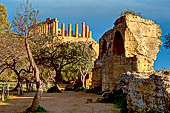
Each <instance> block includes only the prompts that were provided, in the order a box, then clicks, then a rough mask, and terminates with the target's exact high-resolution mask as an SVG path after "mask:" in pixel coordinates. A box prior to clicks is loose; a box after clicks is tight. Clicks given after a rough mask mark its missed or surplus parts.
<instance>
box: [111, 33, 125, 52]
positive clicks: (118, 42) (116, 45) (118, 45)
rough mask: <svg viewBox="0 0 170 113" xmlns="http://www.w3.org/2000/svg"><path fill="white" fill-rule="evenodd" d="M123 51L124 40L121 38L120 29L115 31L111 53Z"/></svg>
mask: <svg viewBox="0 0 170 113" xmlns="http://www.w3.org/2000/svg"><path fill="white" fill-rule="evenodd" d="M124 53H125V48H124V40H123V38H122V35H121V33H120V31H116V32H115V35H114V42H113V54H114V55H123V54H124Z"/></svg>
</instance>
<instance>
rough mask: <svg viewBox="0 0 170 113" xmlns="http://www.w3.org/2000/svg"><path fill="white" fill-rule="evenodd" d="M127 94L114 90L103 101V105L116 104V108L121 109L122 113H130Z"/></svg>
mask: <svg viewBox="0 0 170 113" xmlns="http://www.w3.org/2000/svg"><path fill="white" fill-rule="evenodd" d="M126 97H127V94H126V93H123V91H122V90H114V92H113V93H110V94H109V95H108V96H107V97H106V98H104V99H103V100H101V102H102V103H114V104H116V107H118V108H120V109H121V113H128V109H127V98H126Z"/></svg>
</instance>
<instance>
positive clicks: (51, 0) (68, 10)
mask: <svg viewBox="0 0 170 113" xmlns="http://www.w3.org/2000/svg"><path fill="white" fill-rule="evenodd" d="M29 1H30V3H32V4H33V7H34V8H35V9H39V10H40V17H41V20H42V21H44V20H45V19H46V18H48V17H51V18H57V19H58V20H59V27H60V26H61V23H65V24H79V27H80V26H81V23H82V22H86V24H88V25H89V26H90V30H92V34H93V38H94V39H95V40H96V41H98V40H99V39H100V38H101V36H102V35H103V34H104V32H106V31H107V30H109V29H111V28H113V23H114V22H115V20H116V19H117V18H119V17H120V12H121V11H124V10H126V9H130V10H133V11H136V12H140V13H141V15H142V17H144V18H145V19H152V20H153V21H154V22H155V23H156V24H160V27H161V29H162V37H161V38H160V39H161V40H162V41H163V36H165V35H166V34H168V32H169V33H170V24H169V22H170V15H169V14H170V0H29ZM0 3H1V4H3V5H4V6H6V8H7V13H8V20H9V21H12V18H13V16H14V15H15V14H16V8H19V7H20V5H21V3H23V0H0ZM66 28H67V27H66ZM73 29H74V27H73ZM160 50H161V51H160V52H159V53H158V55H157V59H156V60H155V63H154V69H163V68H170V50H166V49H165V48H164V47H163V46H161V47H160Z"/></svg>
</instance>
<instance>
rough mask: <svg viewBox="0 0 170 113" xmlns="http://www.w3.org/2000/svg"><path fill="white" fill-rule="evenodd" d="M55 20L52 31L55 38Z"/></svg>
mask: <svg viewBox="0 0 170 113" xmlns="http://www.w3.org/2000/svg"><path fill="white" fill-rule="evenodd" d="M55 23H56V22H55V20H54V21H52V28H53V30H52V34H53V36H55V35H56V31H55V27H56V26H55Z"/></svg>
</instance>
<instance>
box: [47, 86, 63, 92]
mask: <svg viewBox="0 0 170 113" xmlns="http://www.w3.org/2000/svg"><path fill="white" fill-rule="evenodd" d="M47 93H61V91H60V90H59V89H58V88H56V87H55V86H53V87H51V88H49V89H48V90H47Z"/></svg>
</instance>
